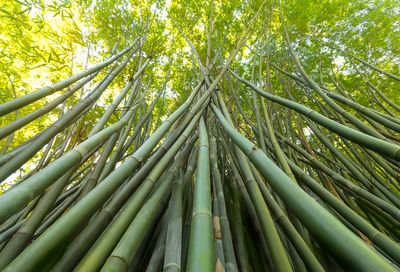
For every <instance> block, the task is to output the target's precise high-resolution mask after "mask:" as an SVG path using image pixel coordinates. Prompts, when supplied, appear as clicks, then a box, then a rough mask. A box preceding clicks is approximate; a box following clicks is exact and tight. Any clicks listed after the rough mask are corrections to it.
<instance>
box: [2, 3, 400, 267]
mask: <svg viewBox="0 0 400 272" xmlns="http://www.w3.org/2000/svg"><path fill="white" fill-rule="evenodd" d="M212 7H213V6H212ZM260 9H262V7H261V8H260ZM211 10H212V9H211ZM258 12H259V11H258ZM257 14H258V13H256V15H254V16H253V18H252V20H251V21H250V22H249V24H248V26H247V28H246V29H245V30H244V31H243V34H242V35H241V36H240V37H239V38H238V41H237V43H236V48H235V49H234V50H233V51H232V53H231V54H230V56H229V58H228V60H227V61H224V60H223V59H222V57H221V55H220V53H221V51H220V50H219V49H218V50H216V54H215V56H214V58H212V56H211V55H212V53H213V49H212V45H211V35H212V27H213V13H212V11H211V15H210V21H209V29H208V34H207V37H208V39H207V42H208V45H207V57H206V60H205V61H203V60H202V59H201V55H200V54H198V52H197V51H196V48H195V47H194V45H193V43H192V42H190V40H189V38H188V37H187V36H186V35H184V33H183V30H182V29H180V28H179V27H178V24H177V23H175V24H176V26H177V28H178V29H179V32H180V33H181V34H183V35H184V38H185V39H186V41H187V42H188V43H189V46H190V47H191V50H192V53H193V56H194V58H195V59H196V61H197V63H198V66H199V71H200V72H199V73H197V74H196V75H195V76H194V78H196V80H194V82H193V86H196V87H195V88H194V90H193V91H192V92H191V94H190V95H189V97H188V98H187V100H186V101H185V102H183V103H181V105H180V107H178V108H177V109H176V110H175V111H174V112H172V113H171V112H169V107H168V105H166V97H165V89H166V85H167V84H168V81H169V80H170V78H169V76H170V71H171V67H172V66H173V65H174V64H173V61H172V58H171V60H170V67H169V71H168V73H167V75H166V77H165V79H164V82H163V84H162V86H157V88H158V92H157V94H156V95H155V96H154V97H153V101H152V102H146V101H145V98H146V97H148V95H149V89H150V87H149V86H150V84H151V83H149V82H145V81H144V80H143V78H144V77H145V73H146V67H148V66H149V64H150V63H151V59H150V58H146V55H145V54H144V52H143V51H142V50H143V43H145V42H146V41H145V37H146V35H147V34H146V33H142V36H141V37H139V38H138V39H137V40H136V41H135V42H134V43H132V45H131V46H128V47H127V48H126V49H124V50H122V51H121V52H120V53H118V54H116V55H114V56H112V57H110V58H109V59H107V60H106V61H104V62H101V63H100V64H98V65H96V66H94V67H93V68H89V69H87V70H85V71H83V72H80V73H78V74H77V75H75V76H73V77H70V78H68V79H65V80H63V81H61V82H59V83H56V84H55V85H53V86H50V87H46V88H43V89H41V90H38V91H36V92H33V93H32V94H29V95H27V96H25V97H21V98H17V99H15V100H13V101H10V102H7V103H4V104H2V105H0V115H5V114H10V113H12V112H15V111H17V110H18V109H20V108H22V107H24V106H26V105H28V104H30V103H33V102H35V101H36V100H39V99H41V98H43V97H45V96H47V95H49V94H52V93H54V92H58V91H60V90H63V89H64V88H66V87H69V86H71V85H72V84H74V83H76V84H75V85H74V86H72V87H71V88H70V89H68V90H67V91H65V92H64V93H63V94H61V95H60V96H59V97H58V98H56V99H55V100H53V101H52V102H49V103H48V104H47V105H45V106H44V107H43V108H42V109H38V110H36V111H33V112H32V113H29V114H27V115H25V116H23V117H21V118H19V119H17V120H15V121H13V122H11V123H10V124H7V125H6V126H4V127H2V128H0V138H5V137H7V136H8V135H10V134H12V133H14V132H15V131H18V130H20V129H22V130H23V129H24V126H26V125H28V124H29V123H30V122H31V121H33V120H34V119H36V118H38V117H39V116H42V115H44V114H47V113H49V112H50V111H51V110H53V109H54V108H55V107H57V106H59V105H61V104H62V103H65V102H66V101H67V100H68V99H70V98H71V97H73V96H74V95H76V94H75V93H76V92H77V91H78V90H79V89H80V88H82V87H83V86H84V85H85V84H87V83H88V82H90V81H92V80H96V75H97V74H98V73H99V71H100V70H101V69H102V68H104V67H107V66H108V65H112V66H110V69H109V71H108V73H106V75H105V77H104V78H102V79H100V80H99V82H98V84H97V85H96V87H95V88H94V89H93V90H91V91H90V92H89V93H88V94H87V95H86V97H85V98H83V99H81V101H80V102H79V103H78V104H76V105H75V106H74V107H73V108H72V109H70V110H69V111H67V112H65V113H64V109H63V111H62V113H61V114H60V117H59V120H58V121H56V122H55V123H54V124H53V125H51V126H50V127H49V128H48V129H46V130H44V131H42V132H39V133H38V134H37V135H35V136H34V137H32V138H31V139H29V140H27V141H26V142H25V143H22V144H21V145H20V146H19V147H16V148H14V149H13V150H11V151H9V152H7V153H5V154H2V155H1V157H0V167H1V168H0V176H1V177H2V181H3V180H5V179H6V178H7V177H8V176H9V175H10V174H12V173H15V171H16V170H17V169H19V168H20V167H21V165H23V164H24V163H25V162H27V161H28V160H29V159H30V158H31V157H32V156H33V155H35V154H36V153H37V152H38V151H39V150H40V149H42V148H43V147H44V146H46V148H45V149H44V150H43V153H42V157H41V159H40V160H39V161H38V163H37V165H36V168H35V169H33V170H32V171H31V172H30V173H28V174H26V175H25V176H24V177H22V178H21V179H19V180H17V181H16V182H15V183H14V185H13V186H12V188H11V189H9V190H7V191H6V192H5V193H3V194H1V195H0V206H1V209H0V223H1V226H0V269H1V270H4V271H73V270H75V271H99V270H101V271H144V270H147V271H338V270H357V271H395V270H398V269H399V267H400V247H399V245H398V242H399V241H400V231H399V227H400V222H399V221H400V192H399V189H400V186H399V184H398V177H399V174H400V170H399V169H400V168H399V167H400V163H399V160H400V151H399V150H400V145H399V141H398V138H399V135H398V133H399V131H400V129H399V128H400V119H399V118H397V116H396V114H397V113H393V112H392V111H390V110H389V109H388V108H385V107H386V106H387V105H389V106H391V107H392V108H394V109H395V110H397V107H398V106H397V105H396V104H395V103H394V102H392V101H390V100H389V99H388V98H387V97H386V96H384V94H383V93H382V92H380V91H379V89H377V88H376V87H375V86H374V85H373V83H371V82H370V80H369V79H368V78H367V77H366V76H365V75H363V74H362V73H361V72H360V71H359V70H357V71H358V73H360V75H361V76H362V77H361V79H362V80H363V83H365V84H367V85H368V86H370V88H371V89H372V91H370V94H371V98H370V99H371V101H373V103H374V104H376V105H379V107H378V108H376V109H372V108H369V107H367V106H365V105H362V104H361V103H359V102H358V100H357V99H354V98H353V97H352V96H351V95H350V94H351V90H345V89H344V87H343V86H342V85H341V83H340V80H339V79H338V78H337V77H336V76H335V74H333V77H332V76H331V75H329V74H328V76H329V78H330V79H331V81H332V83H333V84H334V86H335V87H336V89H337V90H338V91H339V92H340V94H339V93H336V92H334V91H333V90H330V89H329V88H327V87H325V86H323V84H322V83H317V82H316V81H315V80H314V79H313V78H312V76H311V75H309V74H308V73H307V72H306V71H305V68H304V67H303V66H302V64H301V57H300V56H298V55H297V54H296V52H295V51H294V50H293V48H292V47H291V42H290V39H289V33H286V29H285V28H284V37H285V39H286V42H287V45H288V46H289V47H288V49H289V53H290V56H291V58H292V59H293V60H294V62H295V66H294V67H292V68H293V70H294V71H292V70H291V69H290V67H286V68H285V69H282V68H280V67H278V66H277V65H275V64H273V63H272V62H271V63H270V57H269V56H270V53H271V52H270V48H269V45H267V49H266V50H265V47H264V45H263V44H261V43H260V44H256V46H254V47H257V48H258V50H257V51H259V52H258V53H255V52H254V50H251V52H252V53H253V55H252V59H251V63H252V68H253V69H252V73H251V75H250V76H249V75H247V74H246V73H245V74H244V75H242V76H239V75H238V73H235V72H234V71H230V70H229V69H232V70H233V68H230V66H231V63H232V62H233V61H234V58H235V56H236V55H237V54H238V52H239V50H240V48H241V47H242V46H243V45H244V43H245V41H246V38H247V37H248V33H249V31H250V30H251V27H252V24H253V23H254V20H255V18H257V16H258V15H257ZM262 29H264V30H265V27H262ZM261 35H262V36H263V37H264V34H261ZM260 40H263V41H264V42H265V39H264V38H263V39H260ZM268 40H269V39H268ZM136 42H138V43H139V45H138V46H136V49H135V50H132V49H133V48H134V47H135V43H136ZM249 48H250V49H251V46H250V47H249ZM130 50H131V51H130ZM264 51H265V52H264ZM135 54H137V55H138V57H137V58H135V57H134V55H135ZM123 55H126V58H125V60H124V61H122V62H121V63H120V64H119V65H118V63H117V62H116V60H118V59H119V58H121V57H122V56H123ZM349 57H351V58H353V59H355V60H357V61H358V62H360V63H361V64H362V65H365V66H366V67H368V68H370V69H372V70H374V71H376V72H379V73H382V74H383V75H385V76H387V77H388V78H389V80H398V76H396V75H394V74H393V73H389V72H385V71H383V70H381V69H380V68H378V67H376V66H374V65H372V64H370V63H368V62H366V61H364V60H362V59H360V58H358V57H356V56H354V55H351V54H350V55H349ZM130 59H134V60H135V61H136V63H135V66H136V72H135V74H133V75H131V77H130V78H129V80H128V81H127V82H126V84H125V87H124V88H123V89H122V91H121V92H120V93H119V94H118V95H116V96H115V99H114V101H113V102H112V103H111V104H110V105H109V106H108V108H107V109H106V110H105V112H104V115H103V116H102V117H100V118H99V120H98V122H97V123H96V124H94V125H93V127H92V129H90V131H86V127H85V125H84V122H83V121H82V118H83V117H84V116H85V114H86V113H87V112H89V111H90V110H91V109H92V108H93V106H94V105H95V103H96V101H97V100H98V99H99V98H100V97H101V95H102V93H103V92H104V91H105V90H106V88H107V87H108V86H109V85H110V84H111V83H112V82H113V80H114V79H115V78H116V76H117V75H118V73H120V72H121V71H123V69H124V67H125V66H126V65H129V61H130ZM218 61H221V63H222V66H221V69H220V70H218V72H215V71H214V69H215V68H214V67H215V65H216V63H217V62H218ZM285 61H287V60H284V61H283V62H285ZM257 62H259V63H257ZM263 62H267V65H266V68H265V69H266V71H264V65H263ZM203 63H204V64H203ZM257 64H258V65H259V66H258V67H259V69H258V79H257V76H256V73H257V71H256V69H255V67H256V65H257ZM270 65H271V66H272V67H273V68H274V69H275V71H276V72H277V73H276V74H275V75H273V76H274V79H275V81H274V82H273V81H272V75H271V74H270V71H269V67H270ZM195 71H196V68H195ZM227 71H228V73H227ZM296 71H300V73H299V74H298V73H296ZM214 72H215V73H214ZM195 73H196V72H195ZM264 74H265V75H266V76H265V77H264ZM231 75H233V77H231ZM214 76H215V77H214ZM263 81H265V82H266V84H265V83H264V82H263ZM226 83H227V84H226ZM263 86H265V87H263ZM273 88H276V89H279V90H281V92H276V91H274V90H273ZM313 92H316V94H317V95H314V94H313ZM293 93H297V94H298V93H300V94H301V96H304V98H303V97H301V96H299V95H297V96H296V95H293ZM226 94H232V96H230V95H226ZM285 94H287V96H285ZM375 94H377V95H375ZM196 97H197V100H196ZM160 98H162V107H164V106H165V107H166V108H167V111H168V112H169V114H168V115H169V116H168V118H166V119H165V120H164V121H162V122H161V121H160V120H161V117H162V116H161V113H162V112H163V111H162V107H161V108H160V109H159V110H158V111H156V110H154V109H155V108H156V105H158V104H159V100H160ZM230 98H232V99H230ZM243 98H245V99H243ZM264 98H266V99H267V100H268V103H267V104H266V103H265V101H264ZM305 100H308V101H312V102H313V107H312V108H310V107H308V106H306V105H304V104H305V102H304V101H305ZM334 100H335V101H337V102H339V103H340V104H341V105H343V107H344V108H342V106H341V105H340V106H339V104H336V102H335V101H334ZM381 100H382V101H381ZM123 101H124V102H123ZM232 101H233V102H232ZM122 103H123V106H122V111H121V114H120V118H119V121H117V122H115V123H112V124H110V125H108V126H107V123H109V121H110V118H111V116H112V114H113V113H115V112H116V111H117V110H118V108H119V107H121V105H122ZM64 105H65V104H64ZM316 108H318V110H315V109H316ZM378 109H379V110H378ZM261 111H262V112H261ZM368 124H369V125H368ZM306 131H307V132H308V135H306V134H305V132H306ZM82 135H85V137H86V139H84V138H83V136H82ZM10 141H11V140H10ZM256 143H257V146H259V147H260V149H259V148H258V147H257V146H256ZM6 145H8V144H6ZM194 172H196V173H195V174H194Z"/></svg>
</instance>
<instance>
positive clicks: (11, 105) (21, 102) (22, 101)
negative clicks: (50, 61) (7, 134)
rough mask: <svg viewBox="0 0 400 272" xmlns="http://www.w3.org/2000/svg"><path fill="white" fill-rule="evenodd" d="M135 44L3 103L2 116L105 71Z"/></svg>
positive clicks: (0, 112)
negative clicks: (53, 82)
mask: <svg viewBox="0 0 400 272" xmlns="http://www.w3.org/2000/svg"><path fill="white" fill-rule="evenodd" d="M134 45H135V43H133V44H132V45H130V46H129V47H127V48H125V49H124V50H122V51H121V52H120V53H118V54H117V55H114V56H112V57H110V58H109V59H107V60H105V61H103V62H101V63H99V64H97V65H95V66H93V67H91V68H89V69H87V70H85V71H82V72H79V73H78V74H76V75H74V76H72V77H69V78H67V79H64V80H62V81H60V82H57V83H55V84H54V85H52V86H48V87H44V88H42V89H40V90H37V91H34V92H31V93H29V94H27V95H24V96H22V97H19V98H16V99H14V100H11V101H8V102H6V103H3V104H1V105H0V116H3V115H5V114H8V113H10V112H12V111H14V110H17V109H20V108H22V107H24V106H26V105H28V104H30V103H32V102H35V101H37V100H39V99H41V98H43V97H45V96H47V95H49V94H52V93H54V92H57V91H59V90H62V89H64V88H66V87H68V86H69V85H71V84H73V83H74V82H76V81H78V80H80V79H81V78H84V77H86V76H88V75H90V74H93V73H95V72H96V71H98V70H101V69H103V68H104V67H106V66H107V65H109V64H110V63H112V62H114V61H115V60H117V59H119V58H120V57H122V56H123V55H124V54H125V53H127V52H128V51H130V50H131V49H132V48H133V47H134Z"/></svg>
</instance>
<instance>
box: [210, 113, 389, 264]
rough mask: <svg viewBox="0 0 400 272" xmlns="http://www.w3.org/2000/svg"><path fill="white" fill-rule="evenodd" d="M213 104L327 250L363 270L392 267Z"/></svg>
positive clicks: (235, 137) (233, 135) (230, 132)
mask: <svg viewBox="0 0 400 272" xmlns="http://www.w3.org/2000/svg"><path fill="white" fill-rule="evenodd" d="M212 108H213V111H214V113H215V114H216V116H217V118H218V120H219V121H220V124H221V125H222V127H223V129H224V130H225V132H226V133H228V135H229V136H230V137H231V139H232V140H233V141H234V142H235V144H237V145H238V146H239V147H240V148H241V149H242V151H243V152H244V153H245V154H247V156H248V158H249V159H250V161H251V162H252V163H253V164H254V165H255V167H256V168H257V169H258V170H259V171H260V173H261V174H262V175H263V176H264V177H265V178H266V179H267V180H268V182H269V184H270V185H271V186H272V187H273V188H274V190H275V191H276V192H277V193H278V194H279V196H280V197H281V198H282V200H283V201H284V202H285V204H287V205H288V207H289V208H290V209H291V210H292V211H293V213H295V214H296V216H297V217H298V218H299V219H300V220H301V221H302V223H303V225H304V226H305V227H306V228H307V229H308V230H309V231H310V232H311V233H312V234H313V235H314V236H315V237H316V238H317V239H318V240H319V241H320V242H322V243H323V244H325V245H327V246H329V251H331V252H332V254H334V255H335V256H336V257H337V258H339V259H341V260H342V261H343V263H345V264H346V265H347V266H349V267H352V268H354V269H361V270H363V271H395V269H394V268H393V267H392V266H391V265H389V264H388V263H387V262H386V261H385V260H383V259H382V258H381V257H380V256H379V255H377V254H376V253H375V252H374V251H372V250H371V249H370V248H369V247H368V246H367V245H366V244H365V243H364V242H363V241H362V240H360V239H359V238H358V237H357V236H356V235H354V234H353V233H352V232H351V231H349V230H348V229H347V228H346V227H345V226H344V225H343V224H342V223H340V222H339V221H338V220H337V219H336V218H335V217H334V216H332V215H331V214H330V213H329V212H327V211H326V210H325V209H324V208H322V207H321V206H320V205H319V204H317V203H316V202H315V200H314V199H312V198H311V197H310V196H309V195H308V194H307V193H305V192H304V191H303V190H302V189H301V188H300V187H299V186H298V185H296V184H294V183H293V182H291V181H290V179H289V177H288V176H286V175H285V174H284V173H283V172H282V170H280V169H279V168H278V167H277V166H276V165H275V164H274V163H273V162H272V161H270V159H268V157H267V156H266V155H265V154H264V153H263V152H262V151H261V150H259V149H257V147H256V146H254V145H253V144H252V143H251V142H250V141H248V140H247V139H246V138H244V137H243V136H242V135H241V134H239V133H238V132H236V131H235V130H234V129H233V128H232V127H231V126H230V125H229V123H228V122H227V121H226V119H225V118H224V117H223V115H222V113H221V112H220V111H219V110H218V109H217V108H215V107H212ZM327 222H329V224H327Z"/></svg>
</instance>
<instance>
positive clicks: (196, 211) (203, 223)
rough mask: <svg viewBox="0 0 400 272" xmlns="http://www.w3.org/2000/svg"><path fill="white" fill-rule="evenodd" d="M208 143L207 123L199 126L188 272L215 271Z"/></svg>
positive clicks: (201, 122)
mask: <svg viewBox="0 0 400 272" xmlns="http://www.w3.org/2000/svg"><path fill="white" fill-rule="evenodd" d="M213 234H214V232H213V225H212V213H211V185H210V162H209V143H208V135H207V128H206V125H205V123H204V119H203V118H201V119H200V123H199V155H198V163H197V174H196V183H195V187H194V199H193V212H192V222H191V229H190V240H189V250H188V260H187V266H186V271H189V272H190V271H214V270H215V266H214V243H213V241H214V238H213Z"/></svg>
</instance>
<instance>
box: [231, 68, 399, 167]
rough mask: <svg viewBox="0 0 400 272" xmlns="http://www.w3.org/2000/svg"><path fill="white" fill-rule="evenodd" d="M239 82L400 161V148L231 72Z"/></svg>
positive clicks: (355, 141) (349, 138)
mask: <svg viewBox="0 0 400 272" xmlns="http://www.w3.org/2000/svg"><path fill="white" fill-rule="evenodd" d="M231 73H232V74H233V75H234V76H235V77H236V78H237V79H238V80H240V81H242V82H243V83H245V84H246V85H247V86H249V87H251V88H252V89H253V90H255V91H256V92H257V93H259V94H260V95H262V96H264V97H265V98H267V99H268V100H271V101H273V102H276V103H279V104H281V105H283V106H285V107H288V108H291V109H293V110H295V111H296V112H298V113H300V114H302V115H304V116H306V117H308V118H309V119H311V120H313V121H315V122H316V123H318V124H320V125H322V126H324V127H326V128H327V129H329V130H330V131H332V132H335V133H337V134H339V135H340V136H342V137H344V138H346V139H348V140H350V141H352V142H354V143H357V144H359V145H361V146H363V147H366V148H368V149H370V150H373V151H375V152H377V153H380V154H382V155H385V156H388V157H390V158H393V159H395V160H396V161H400V146H398V145H395V144H392V143H389V142H386V141H383V140H381V139H378V138H375V137H372V136H370V135H367V134H364V133H362V132H359V131H357V130H354V129H352V128H350V127H347V126H344V125H342V124H338V123H337V122H335V121H334V120H331V119H329V118H327V117H325V116H323V115H321V114H319V113H317V112H316V111H314V110H312V109H310V108H307V107H306V106H304V105H301V104H298V103H296V102H293V101H290V100H287V99H284V98H281V97H278V96H274V95H271V94H268V93H266V92H264V91H262V90H261V89H260V88H258V87H256V86H255V85H253V84H252V83H250V82H249V81H247V80H245V79H243V78H240V77H239V76H238V75H236V74H235V73H233V72H231Z"/></svg>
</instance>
